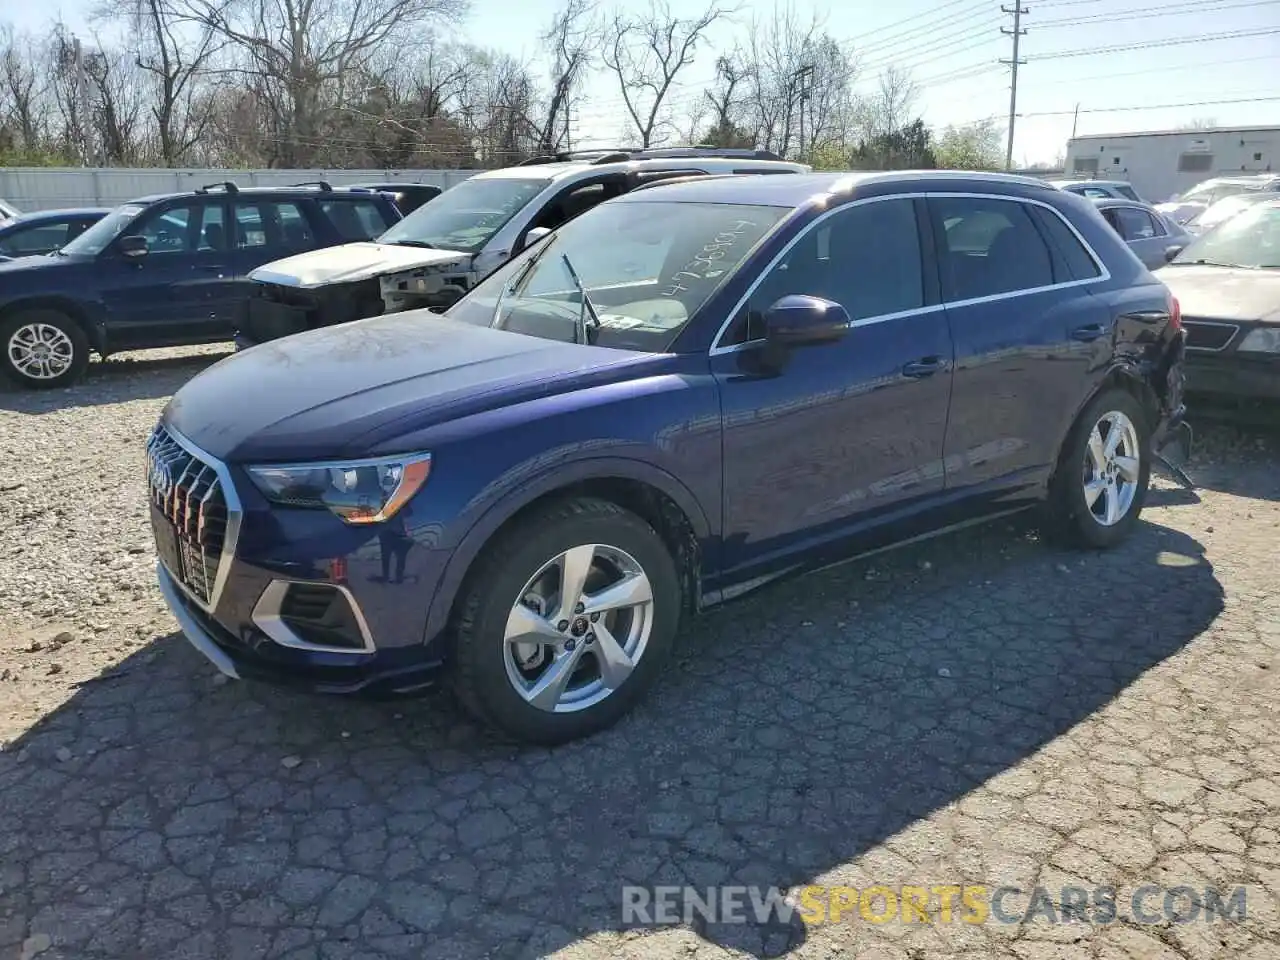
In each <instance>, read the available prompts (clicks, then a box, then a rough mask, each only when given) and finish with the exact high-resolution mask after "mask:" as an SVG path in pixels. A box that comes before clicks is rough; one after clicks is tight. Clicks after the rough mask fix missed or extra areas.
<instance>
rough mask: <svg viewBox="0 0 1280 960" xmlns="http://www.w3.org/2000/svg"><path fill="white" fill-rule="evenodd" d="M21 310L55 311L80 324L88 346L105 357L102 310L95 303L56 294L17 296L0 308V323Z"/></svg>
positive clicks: (105, 334)
mask: <svg viewBox="0 0 1280 960" xmlns="http://www.w3.org/2000/svg"><path fill="white" fill-rule="evenodd" d="M23 310H57V311H58V312H59V313H65V314H66V315H67V316H68V317H70V318H71V319H73V320H75V321H76V322H77V323H79V324H80V328H81V329H82V330H84V333H85V336H86V337H88V338H89V345H90V346H91V347H93V349H94V350H96V351H97V352H98V353H99V354H102V355H104V356H105V355H106V349H107V331H106V323H105V322H104V318H103V313H102V308H101V305H100V304H97V303H85V302H84V301H81V300H75V299H72V298H71V297H66V296H59V295H57V294H33V295H28V296H17V297H14V298H13V299H12V300H9V301H8V302H6V303H5V304H4V305H3V306H2V307H0V321H3V320H5V319H7V318H8V317H11V316H12V315H14V314H15V313H21V312H22V311H23Z"/></svg>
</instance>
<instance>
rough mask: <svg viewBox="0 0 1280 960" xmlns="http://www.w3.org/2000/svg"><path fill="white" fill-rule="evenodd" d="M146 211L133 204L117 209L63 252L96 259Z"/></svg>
mask: <svg viewBox="0 0 1280 960" xmlns="http://www.w3.org/2000/svg"><path fill="white" fill-rule="evenodd" d="M145 209H146V207H140V206H138V205H137V204H133V203H126V204H125V205H124V206H123V207H116V208H115V209H114V210H112V211H111V212H110V213H108V214H107V215H106V216H105V217H103V218H102V219H101V220H99V221H98V222H97V223H95V224H94V225H93V226H92V227H90V228H89V229H88V230H86V231H85V232H84V233H82V234H80V236H78V237H76V238H75V239H74V240H72V241H71V242H70V243H68V244H67V245H66V246H65V247H63V248H62V251H61V252H62V253H66V254H70V255H71V256H73V257H96V256H97V255H98V254H100V253H101V252H102V251H103V250H105V249H107V246H108V244H110V243H111V241H112V240H114V239H115V238H116V237H117V236H119V235H120V231H122V230H123V229H124V228H125V227H127V226H128V225H129V224H131V223H132V222H133V220H134V218H135V217H136V216H137V215H138V214H140V213H141V212H142V211H143V210H145Z"/></svg>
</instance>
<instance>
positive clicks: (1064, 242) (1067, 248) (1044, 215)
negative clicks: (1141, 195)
mask: <svg viewBox="0 0 1280 960" xmlns="http://www.w3.org/2000/svg"><path fill="white" fill-rule="evenodd" d="M1031 213H1032V215H1033V216H1034V217H1035V218H1036V222H1037V223H1039V224H1040V229H1041V230H1042V231H1043V232H1044V235H1045V236H1046V237H1048V238H1049V244H1050V246H1052V247H1053V248H1054V249H1053V252H1054V255H1055V257H1054V261H1055V268H1054V279H1055V280H1057V281H1059V282H1065V281H1067V280H1092V279H1093V278H1094V277H1100V276H1102V272H1101V271H1100V270H1099V269H1098V264H1097V261H1095V260H1094V259H1093V257H1092V256H1091V255H1090V253H1089V251H1088V250H1086V249H1085V246H1084V244H1083V243H1081V242H1080V239H1079V237H1077V236H1076V235H1075V233H1074V232H1072V230H1071V228H1070V227H1068V226H1067V225H1066V224H1065V223H1063V222H1062V217H1060V216H1058V215H1057V214H1056V213H1052V212H1051V211H1049V210H1046V209H1044V208H1043V207H1036V206H1033V207H1031ZM1106 213H1107V211H1103V215H1104V216H1105V215H1106ZM1059 263H1060V264H1061V269H1059V266H1058V264H1059Z"/></svg>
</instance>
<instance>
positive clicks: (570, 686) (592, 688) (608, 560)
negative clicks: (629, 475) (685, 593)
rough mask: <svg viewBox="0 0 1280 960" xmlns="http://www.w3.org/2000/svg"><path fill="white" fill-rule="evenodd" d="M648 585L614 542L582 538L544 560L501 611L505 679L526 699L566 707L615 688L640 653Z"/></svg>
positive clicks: (579, 706)
mask: <svg viewBox="0 0 1280 960" xmlns="http://www.w3.org/2000/svg"><path fill="white" fill-rule="evenodd" d="M653 604H654V597H653V587H652V584H651V583H650V582H649V577H648V575H647V574H646V573H645V572H644V569H643V568H642V567H641V566H640V564H639V563H638V562H637V561H636V559H635V558H634V557H632V556H631V555H630V554H629V553H627V552H626V551H624V550H621V549H619V548H618V547H613V546H609V545H607V544H600V543H588V544H582V545H580V546H576V547H572V548H570V549H569V550H566V551H564V552H563V553H561V554H559V555H558V556H556V557H554V558H552V559H551V560H549V561H547V563H545V564H543V566H542V567H541V568H540V569H539V570H538V572H537V573H535V574H534V575H533V576H532V577H531V578H530V579H529V582H528V583H526V584H525V587H524V589H523V590H521V591H520V595H519V596H518V597H517V599H516V602H515V604H514V605H513V606H512V608H511V612H510V614H509V615H508V616H507V623H506V630H505V635H504V637H503V660H504V662H505V664H506V671H507V679H508V680H509V681H510V682H511V685H512V687H514V688H515V690H516V692H517V693H518V694H519V695H520V696H521V697H522V698H523V699H524V700H525V702H526V703H528V704H529V705H530V706H533V707H536V708H537V709H539V710H544V711H547V712H549V713H572V712H574V711H578V710H585V709H587V708H589V707H593V706H595V705H596V704H598V703H600V702H601V701H603V700H604V699H606V698H607V697H609V696H610V695H611V694H612V693H613V692H614V691H615V690H617V689H618V688H619V687H620V686H622V684H623V683H624V682H625V681H626V679H627V678H628V677H629V676H630V675H631V673H632V671H633V670H634V669H635V668H636V666H637V665H638V664H639V662H640V658H641V657H643V656H644V652H645V647H646V645H647V644H648V641H649V634H650V631H651V630H652V628H653Z"/></svg>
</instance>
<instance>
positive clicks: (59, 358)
mask: <svg viewBox="0 0 1280 960" xmlns="http://www.w3.org/2000/svg"><path fill="white" fill-rule="evenodd" d="M0 350H2V351H3V352H0V369H3V371H4V372H5V374H7V375H8V377H9V379H10V380H12V381H13V382H14V383H16V384H18V385H19V386H21V387H28V388H30V389H35V390H42V389H43V390H48V389H52V388H54V387H65V386H68V385H69V384H72V383H74V382H75V381H76V380H79V379H80V377H82V376H83V375H84V372H85V370H86V369H88V367H89V339H88V337H86V336H85V335H84V331H83V330H81V329H80V324H78V323H76V322H75V321H74V320H72V319H71V318H70V317H68V316H67V315H66V314H65V313H60V312H58V311H57V310H24V311H22V312H21V313H18V314H17V315H15V316H13V317H10V318H9V319H8V320H7V321H5V322H4V323H2V324H0Z"/></svg>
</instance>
